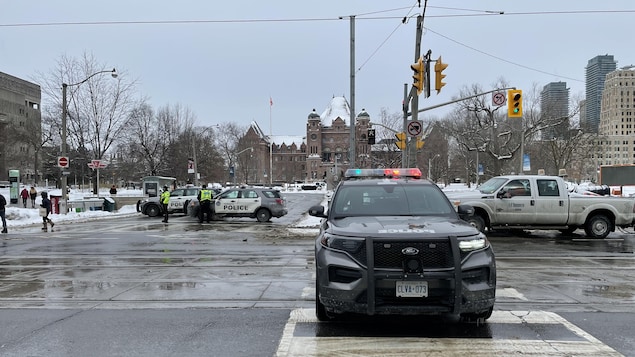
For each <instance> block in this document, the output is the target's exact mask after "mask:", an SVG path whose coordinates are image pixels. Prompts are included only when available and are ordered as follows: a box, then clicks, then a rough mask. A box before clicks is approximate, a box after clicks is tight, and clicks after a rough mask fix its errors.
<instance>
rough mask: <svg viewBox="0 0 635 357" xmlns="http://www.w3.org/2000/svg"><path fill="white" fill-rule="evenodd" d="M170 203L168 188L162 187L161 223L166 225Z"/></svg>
mask: <svg viewBox="0 0 635 357" xmlns="http://www.w3.org/2000/svg"><path fill="white" fill-rule="evenodd" d="M169 203H170V191H169V190H168V186H163V192H161V206H162V207H163V214H164V217H163V221H162V222H163V223H168V204H169Z"/></svg>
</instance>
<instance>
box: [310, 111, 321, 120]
mask: <svg viewBox="0 0 635 357" xmlns="http://www.w3.org/2000/svg"><path fill="white" fill-rule="evenodd" d="M319 117H320V115H319V114H318V113H317V112H316V111H315V108H313V111H312V112H311V113H309V119H317V118H319Z"/></svg>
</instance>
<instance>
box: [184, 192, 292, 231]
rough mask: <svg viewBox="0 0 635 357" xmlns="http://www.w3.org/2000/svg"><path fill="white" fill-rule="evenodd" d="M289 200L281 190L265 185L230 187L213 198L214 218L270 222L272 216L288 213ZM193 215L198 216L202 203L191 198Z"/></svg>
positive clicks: (278, 216)
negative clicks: (237, 218) (242, 218)
mask: <svg viewBox="0 0 635 357" xmlns="http://www.w3.org/2000/svg"><path fill="white" fill-rule="evenodd" d="M286 206H287V202H286V200H285V199H284V197H282V195H281V194H280V191H278V190H276V189H273V188H265V187H240V188H230V189H228V190H226V191H224V192H222V193H220V194H218V195H216V196H214V198H213V199H212V203H211V207H210V208H211V211H212V218H213V219H214V220H220V219H223V218H224V217H248V218H256V219H258V222H268V221H269V220H270V219H271V217H276V218H280V217H282V216H284V215H286V214H287V207H286ZM187 211H188V213H189V215H190V216H191V217H198V214H199V211H200V204H199V202H198V200H197V199H194V200H191V201H190V205H189V207H188V210H187Z"/></svg>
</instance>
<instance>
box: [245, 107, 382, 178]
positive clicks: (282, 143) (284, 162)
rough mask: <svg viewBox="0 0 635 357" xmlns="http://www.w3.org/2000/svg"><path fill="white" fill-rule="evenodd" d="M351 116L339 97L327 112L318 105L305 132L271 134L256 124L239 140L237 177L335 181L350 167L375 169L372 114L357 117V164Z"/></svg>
mask: <svg viewBox="0 0 635 357" xmlns="http://www.w3.org/2000/svg"><path fill="white" fill-rule="evenodd" d="M350 115H351V114H350V106H349V104H348V101H347V100H346V98H344V97H333V98H332V100H331V102H330V104H329V106H328V107H327V108H326V109H325V110H324V112H323V113H322V114H321V115H320V114H318V113H317V112H316V111H315V109H314V110H313V111H312V112H311V113H309V115H308V117H307V124H306V133H305V135H301V136H280V135H267V134H265V133H264V132H263V131H262V130H261V129H260V127H259V126H258V124H257V123H256V122H252V123H251V125H250V126H249V128H248V130H247V132H246V133H245V135H244V136H243V137H242V138H241V140H240V141H239V145H238V153H239V154H237V157H236V170H235V174H236V175H237V180H238V181H240V182H243V183H262V184H266V185H267V184H282V183H294V182H318V181H322V182H327V183H334V182H335V181H337V180H339V178H340V177H341V175H342V174H343V172H344V171H345V170H346V169H348V168H349V167H370V162H371V161H370V153H371V152H370V151H371V145H368V138H367V133H368V129H369V127H370V116H369V115H368V113H366V111H364V110H362V111H361V112H360V113H359V114H358V115H357V117H356V118H355V128H354V130H355V131H356V134H355V153H356V156H357V160H356V162H355V163H354V164H352V165H351V162H350V160H349V148H350V125H349V123H350ZM251 149H253V150H251Z"/></svg>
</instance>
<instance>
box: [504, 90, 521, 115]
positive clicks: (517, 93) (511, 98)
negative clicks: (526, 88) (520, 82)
mask: <svg viewBox="0 0 635 357" xmlns="http://www.w3.org/2000/svg"><path fill="white" fill-rule="evenodd" d="M507 116H508V117H510V118H522V117H523V91H522V90H520V89H510V90H508V91H507Z"/></svg>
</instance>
